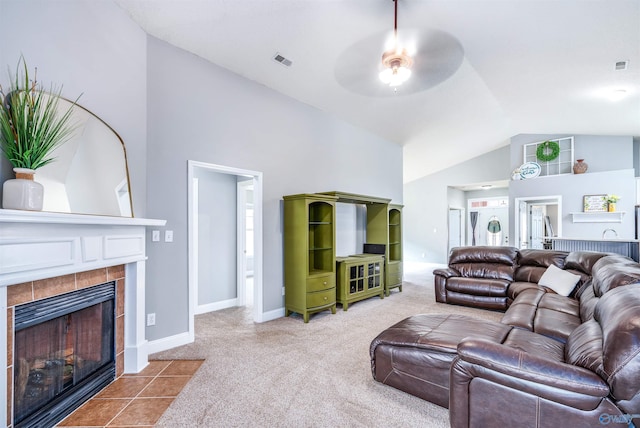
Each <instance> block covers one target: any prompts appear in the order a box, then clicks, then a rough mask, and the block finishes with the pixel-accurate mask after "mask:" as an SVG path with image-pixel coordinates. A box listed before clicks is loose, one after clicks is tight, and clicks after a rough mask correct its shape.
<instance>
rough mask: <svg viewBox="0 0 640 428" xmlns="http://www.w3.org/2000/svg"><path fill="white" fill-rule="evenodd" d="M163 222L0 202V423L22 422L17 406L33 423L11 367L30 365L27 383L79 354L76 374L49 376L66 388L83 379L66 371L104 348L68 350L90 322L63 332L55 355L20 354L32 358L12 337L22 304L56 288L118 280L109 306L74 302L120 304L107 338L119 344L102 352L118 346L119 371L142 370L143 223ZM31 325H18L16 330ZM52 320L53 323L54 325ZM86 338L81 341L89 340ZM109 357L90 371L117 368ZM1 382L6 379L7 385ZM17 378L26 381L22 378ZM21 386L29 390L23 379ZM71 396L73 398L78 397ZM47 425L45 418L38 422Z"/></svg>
mask: <svg viewBox="0 0 640 428" xmlns="http://www.w3.org/2000/svg"><path fill="white" fill-rule="evenodd" d="M165 223H166V222H165V221H164V220H153V219H143V218H124V217H103V216H93V215H91V216H89V215H78V214H67V213H48V212H35V211H15V210H3V209H0V331H2V330H3V329H4V330H6V332H7V334H6V336H5V338H6V339H4V340H0V355H6V366H5V369H4V370H0V426H5V421H6V426H8V427H14V426H18V424H20V423H19V422H18V420H19V419H16V418H14V410H18V411H20V412H21V415H20V418H23V419H21V420H22V423H21V424H23V425H28V424H27V423H25V421H26V420H27V419H25V418H27V417H28V416H25V415H23V414H22V410H20V409H16V407H15V404H16V403H15V400H14V398H16V397H15V394H14V385H16V381H15V380H14V374H15V375H18V376H19V373H17V371H18V370H22V371H23V372H26V373H27V374H26V378H27V383H28V379H29V374H28V373H29V372H31V371H33V370H42V369H43V368H46V369H47V370H53V367H55V366H57V365H62V364H63V363H64V366H65V367H66V366H68V365H70V364H71V362H75V361H80V360H82V364H80V363H78V364H76V366H75V367H73V375H71V374H70V373H67V375H66V378H65V375H64V373H65V371H64V369H63V371H62V373H63V374H62V375H50V376H49V378H50V379H54V380H56V381H57V382H62V385H63V387H62V388H61V389H63V390H65V389H66V388H67V385H69V384H70V383H74V382H75V383H77V384H81V385H84V382H83V381H81V380H80V381H75V380H74V381H70V380H69V379H71V378H74V379H75V378H76V376H78V375H79V374H80V373H81V372H83V370H84V368H85V367H88V366H86V360H90V361H93V360H96V359H97V357H98V354H99V355H100V356H102V354H103V350H104V349H106V348H102V347H101V348H100V350H99V351H96V350H93V349H92V350H87V349H84V348H83V346H84V345H80V346H79V347H76V348H75V350H77V352H76V353H75V354H76V355H75V356H74V355H67V354H68V353H67V349H69V346H67V343H72V342H74V341H75V340H76V338H77V336H78V335H80V336H82V335H83V334H87V335H93V334H94V333H92V331H91V330H90V329H89V330H86V329H83V328H82V327H80V331H77V332H75V333H72V335H71V336H68V337H67V338H64V339H59V340H58V341H62V343H63V344H64V346H62V347H61V348H60V349H62V350H63V351H62V352H60V351H52V352H51V354H52V355H51V356H46V357H44V358H41V359H40V360H39V362H38V363H37V364H35V363H34V364H33V365H32V366H33V367H30V364H26V365H25V364H23V362H21V361H20V358H23V359H28V358H24V357H18V356H16V354H14V349H15V346H14V345H15V343H14V341H15V340H16V338H18V339H19V337H16V335H15V333H14V330H15V329H16V326H15V325H14V324H15V323H16V320H15V315H16V311H17V309H18V308H19V307H21V306H22V305H25V304H28V303H30V302H36V301H40V300H43V299H48V298H51V297H54V296H57V295H64V296H70V295H71V294H69V293H74V292H76V291H80V290H83V289H89V288H91V287H94V286H96V285H101V284H106V283H108V282H109V281H115V289H116V297H115V309H114V308H113V307H112V308H111V309H109V308H108V305H109V303H104V302H102V301H100V302H94V303H93V304H92V305H91V306H93V305H94V304H100V306H101V307H102V308H101V310H100V311H98V310H97V309H89V308H90V307H91V306H88V307H82V308H77V309H76V310H78V311H79V310H85V309H89V310H88V312H92V311H96V312H102V313H105V312H112V311H113V310H115V313H116V316H115V333H114V334H115V338H111V339H107V341H108V342H110V343H112V342H114V341H115V351H114V350H110V351H106V350H105V351H104V353H105V354H113V353H115V376H116V377H118V376H120V375H122V374H123V373H138V372H139V371H141V370H142V369H143V368H144V367H145V366H146V365H147V364H148V358H147V357H148V349H147V341H146V339H145V323H144V318H145V261H146V258H147V255H146V245H145V242H146V228H147V227H149V226H153V227H162V226H164V225H165ZM80 300H83V299H80ZM107 300H109V299H107ZM104 307H106V308H107V309H104ZM76 310H74V311H76ZM59 316H63V315H62V314H59V315H56V316H51V319H53V318H57V317H59ZM84 316H86V317H89V316H88V315H79V316H77V317H84ZM75 317H76V316H72V318H73V319H72V320H71V321H72V322H74V323H75V322H76V320H75ZM92 317H93V315H92ZM92 317H89V318H92ZM95 317H98V315H95ZM95 317H94V319H96V318H95ZM19 318H20V317H19V316H18V319H19ZM47 321H49V320H47ZM67 322H68V320H66V319H65V321H63V322H61V324H63V325H65V326H66V324H65V323H67ZM101 322H103V323H104V322H105V321H101ZM111 322H113V321H111ZM28 328H29V327H25V326H18V330H26V329H28ZM43 328H44V327H43ZM47 328H52V329H53V330H55V329H56V327H47ZM57 328H58V329H59V330H60V329H63V328H62V327H57ZM64 329H66V327H65V328H64ZM85 330H86V331H85ZM18 334H20V333H18ZM25 334H26V333H25ZM29 336H31V334H29ZM82 342H83V343H84V340H83V341H82ZM44 346H45V345H42V344H33V345H31V347H32V348H34V349H36V353H42V352H41V351H38V349H39V348H42V347H44ZM47 346H48V345H47ZM100 346H102V344H101V345H100ZM56 353H57V354H56ZM100 360H102V358H100ZM67 362H68V363H69V364H67ZM14 363H15V365H14ZM110 364H113V361H111V362H109V363H107V365H106V367H107V368H104V367H105V366H104V365H103V364H102V361H101V362H100V363H96V366H95V367H98V366H99V367H102V368H93V366H92V368H91V369H88V371H91V372H94V371H97V372H101V371H102V370H103V371H105V372H107V373H108V372H109V371H110V370H112V369H111V368H109V365H110ZM3 365H4V364H3ZM18 365H20V367H18ZM81 366H82V367H81ZM23 367H26V369H25V368H23ZM0 368H2V367H0ZM70 371H71V368H67V372H70ZM103 374H104V373H103ZM41 375H43V373H41V372H38V373H37V374H32V386H33V385H34V383H37V382H38V381H39V380H38V378H39V377H40V376H41ZM22 376H23V378H24V376H25V374H24V373H23V375H22ZM56 376H57V378H56ZM70 376H71V377H70ZM108 377H110V378H111V379H113V376H112V375H111V374H108ZM60 378H61V379H62V380H60ZM49 382H52V381H51V380H50V381H49ZM23 383H24V381H23ZM2 385H6V386H4V387H2ZM17 386H18V387H20V388H22V386H20V384H18V385H17ZM32 386H30V387H29V388H31V387H32ZM24 389H25V391H26V389H27V386H26V385H24ZM59 389H60V388H59ZM30 391H31V393H34V394H35V392H34V390H32V389H30ZM80 395H84V393H80ZM86 395H87V396H90V395H92V393H91V392H88V393H87V394H86ZM29 399H31V398H29ZM21 400H22V399H21ZM67 400H68V401H75V400H76V399H75V398H69V399H67ZM32 425H38V424H32ZM43 425H44V424H40V426H43ZM45 426H46V425H45Z"/></svg>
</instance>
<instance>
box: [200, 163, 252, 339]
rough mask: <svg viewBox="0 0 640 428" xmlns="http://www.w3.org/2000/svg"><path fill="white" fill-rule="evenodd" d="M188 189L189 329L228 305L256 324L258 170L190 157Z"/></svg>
mask: <svg viewBox="0 0 640 428" xmlns="http://www.w3.org/2000/svg"><path fill="white" fill-rule="evenodd" d="M188 187H189V189H188V210H189V215H188V229H189V257H188V258H189V329H190V333H193V332H194V317H195V315H196V314H200V313H205V312H210V311H213V310H219V309H223V308H226V307H232V306H245V307H248V308H251V311H250V312H251V314H252V316H253V320H254V321H255V322H262V320H263V315H262V313H263V308H262V173H261V172H257V171H250V170H244V169H239V168H232V167H227V166H222V165H215V164H208V163H203V162H197V161H191V160H190V161H188Z"/></svg>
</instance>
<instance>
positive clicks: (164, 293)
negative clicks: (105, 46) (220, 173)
mask: <svg viewBox="0 0 640 428" xmlns="http://www.w3.org/2000/svg"><path fill="white" fill-rule="evenodd" d="M147 61H148V70H149V73H148V80H147V83H148V94H149V96H148V105H147V108H148V138H149V151H148V205H147V208H148V215H149V216H150V217H154V218H164V219H167V221H168V224H167V227H168V228H170V229H172V230H174V242H173V243H172V244H170V245H167V244H160V245H152V243H150V242H149V247H148V249H149V261H148V263H147V282H148V283H149V284H150V288H151V289H152V290H153V291H152V292H151V293H149V294H148V296H147V311H148V312H155V313H156V314H157V317H156V326H155V327H149V328H148V330H147V333H148V338H149V339H152V340H153V339H158V338H161V337H165V336H167V335H170V334H178V333H181V332H185V331H186V330H187V315H186V314H187V306H188V301H187V296H188V293H187V281H186V278H187V194H186V193H187V192H186V190H187V174H186V170H187V160H189V159H192V160H196V161H202V162H207V163H213V164H218V165H225V166H230V167H235V168H241V169H248V170H254V171H261V172H263V174H264V175H263V180H264V189H263V232H264V233H263V239H264V241H263V253H264V270H263V279H264V297H263V305H264V310H265V311H266V312H268V311H274V310H279V309H281V308H282V307H283V297H282V292H281V288H282V285H283V266H282V263H283V257H282V208H281V207H282V204H281V202H282V196H283V195H287V194H295V193H306V192H321V191H331V190H340V191H344V192H350V193H360V194H367V195H374V196H380V197H385V198H390V199H393V200H394V202H400V203H401V202H402V148H401V147H399V146H397V145H394V144H392V143H389V142H386V141H384V140H381V139H380V138H377V137H375V136H373V135H371V134H368V133H366V132H363V131H361V130H359V129H357V128H355V127H353V126H351V125H349V124H347V123H345V122H342V121H339V120H336V119H335V118H334V117H331V116H329V115H327V114H325V113H323V112H321V111H319V110H317V109H315V108H312V107H309V106H307V105H305V104H302V103H300V102H297V101H295V100H293V99H291V98H288V97H286V96H283V95H281V94H279V93H277V92H275V91H272V90H270V89H268V88H265V87H264V86H261V85H258V84H255V83H253V82H251V81H248V80H247V79H245V78H243V77H240V76H238V75H235V74H233V73H230V72H228V71H226V70H224V69H222V68H220V67H217V66H215V65H212V64H211V63H209V62H207V61H204V60H202V59H201V58H198V57H196V56H195V55H192V54H189V53H187V52H184V51H182V50H180V49H178V48H175V47H173V46H171V45H169V44H167V43H164V42H162V41H159V40H157V39H154V38H152V37H150V38H149V39H148V57H147ZM270 64H271V63H269V62H268V61H266V62H265V65H264V66H265V67H267V66H270Z"/></svg>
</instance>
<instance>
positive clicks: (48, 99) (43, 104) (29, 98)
mask: <svg viewBox="0 0 640 428" xmlns="http://www.w3.org/2000/svg"><path fill="white" fill-rule="evenodd" d="M21 71H22V73H21ZM33 77H34V79H33V80H30V77H29V70H28V67H27V64H26V61H25V60H24V58H23V57H21V58H20V60H19V61H18V66H17V67H16V75H15V78H12V79H11V80H12V81H11V84H10V86H9V90H8V91H7V92H6V93H5V92H4V88H2V86H0V149H2V152H3V153H4V155H5V156H6V157H7V159H8V160H9V162H10V163H11V165H12V166H13V170H14V172H15V173H16V180H7V181H6V182H5V183H4V185H3V192H2V206H3V208H12V209H27V210H36V211H38V210H41V209H42V200H43V193H44V189H43V187H42V185H41V184H40V183H37V182H35V181H33V176H34V174H35V170H37V169H38V168H40V167H42V166H44V165H46V164H48V163H50V162H52V161H53V160H54V159H55V157H54V156H53V155H52V153H53V151H54V150H55V149H56V148H57V147H59V146H60V145H61V144H63V143H65V142H66V141H67V140H69V138H70V137H71V136H72V134H73V131H74V130H75V128H76V124H75V123H73V121H72V116H71V114H72V112H73V107H74V106H75V102H74V103H72V105H71V106H70V107H69V109H67V110H66V111H64V112H60V111H59V110H58V100H59V99H60V98H61V94H62V88H59V89H56V88H54V86H53V85H52V86H51V90H50V91H49V92H45V91H44V90H43V89H42V87H41V86H39V85H38V82H37V80H36V77H37V69H36V71H35V73H34V76H33ZM76 101H77V100H76Z"/></svg>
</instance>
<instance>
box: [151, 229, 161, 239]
mask: <svg viewBox="0 0 640 428" xmlns="http://www.w3.org/2000/svg"><path fill="white" fill-rule="evenodd" d="M151 240H152V241H153V242H158V241H160V231H159V230H154V231H153V232H151Z"/></svg>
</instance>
